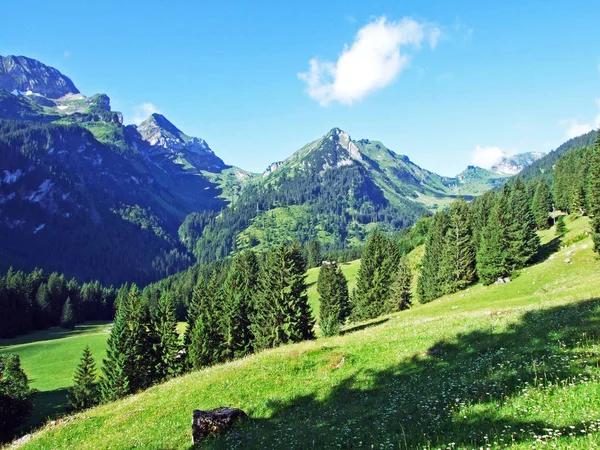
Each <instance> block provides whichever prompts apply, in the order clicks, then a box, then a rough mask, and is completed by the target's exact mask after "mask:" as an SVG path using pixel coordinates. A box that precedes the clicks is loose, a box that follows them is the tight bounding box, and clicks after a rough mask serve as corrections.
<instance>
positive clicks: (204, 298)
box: [187, 272, 222, 370]
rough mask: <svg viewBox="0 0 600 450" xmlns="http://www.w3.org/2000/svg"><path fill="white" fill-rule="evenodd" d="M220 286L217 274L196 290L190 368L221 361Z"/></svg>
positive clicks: (199, 285) (189, 351) (201, 283)
mask: <svg viewBox="0 0 600 450" xmlns="http://www.w3.org/2000/svg"><path fill="white" fill-rule="evenodd" d="M218 296H219V286H218V279H217V274H216V272H213V274H212V276H211V278H210V280H209V282H208V284H204V283H203V282H199V283H198V285H197V286H196V288H195V289H194V293H193V297H195V298H194V299H193V300H192V303H193V304H194V305H196V308H197V309H196V313H197V315H196V317H195V318H194V319H193V328H192V330H191V333H190V337H189V339H190V344H189V347H188V348H187V358H188V366H189V367H190V368H191V369H195V370H197V369H201V368H203V367H206V366H210V365H212V364H215V363H217V362H219V361H220V360H221V351H222V336H220V333H219V331H220V330H219V317H220V316H219V310H218V309H217V305H218Z"/></svg>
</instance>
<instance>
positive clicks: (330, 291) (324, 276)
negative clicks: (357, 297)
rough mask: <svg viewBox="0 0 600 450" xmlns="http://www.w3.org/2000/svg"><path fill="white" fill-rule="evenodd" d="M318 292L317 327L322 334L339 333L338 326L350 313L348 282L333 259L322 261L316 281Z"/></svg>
mask: <svg viewBox="0 0 600 450" xmlns="http://www.w3.org/2000/svg"><path fill="white" fill-rule="evenodd" d="M317 292H318V293H319V301H320V310H319V327H320V328H321V333H323V336H334V335H337V334H339V332H340V327H341V326H342V325H343V324H344V321H345V320H346V318H347V317H348V316H349V315H350V302H349V298H348V282H347V281H346V277H345V276H344V273H343V272H342V269H341V267H340V266H339V265H338V264H337V262H335V261H323V264H322V265H321V268H320V269H319V279H318V281H317Z"/></svg>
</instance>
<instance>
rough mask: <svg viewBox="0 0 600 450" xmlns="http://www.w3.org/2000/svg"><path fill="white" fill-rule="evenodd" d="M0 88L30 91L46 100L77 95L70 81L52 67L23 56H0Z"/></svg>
mask: <svg viewBox="0 0 600 450" xmlns="http://www.w3.org/2000/svg"><path fill="white" fill-rule="evenodd" d="M0 88H2V89H4V90H5V91H7V92H12V91H14V90H17V91H20V92H27V91H31V92H34V93H36V94H41V95H43V96H44V97H48V98H60V97H62V96H63V95H66V94H78V93H79V90H78V89H77V88H76V87H75V85H74V84H73V82H72V81H71V79H70V78H69V77H67V76H65V75H63V74H62V73H60V72H59V71H58V70H56V69H55V68H54V67H50V66H47V65H45V64H42V63H41V62H39V61H37V60H35V59H32V58H27V57H25V56H12V55H10V56H0Z"/></svg>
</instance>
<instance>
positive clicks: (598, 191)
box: [588, 129, 600, 253]
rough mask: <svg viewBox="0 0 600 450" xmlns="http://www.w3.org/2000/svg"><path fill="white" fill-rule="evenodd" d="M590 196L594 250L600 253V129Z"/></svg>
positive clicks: (590, 184)
mask: <svg viewBox="0 0 600 450" xmlns="http://www.w3.org/2000/svg"><path fill="white" fill-rule="evenodd" d="M588 197H589V199H588V205H589V212H590V215H591V216H592V240H593V241H594V251H595V252H596V253H600V129H598V132H597V134H596V142H595V143H594V148H593V150H592V155H591V157H590V168H589V182H588Z"/></svg>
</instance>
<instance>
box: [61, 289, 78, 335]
mask: <svg viewBox="0 0 600 450" xmlns="http://www.w3.org/2000/svg"><path fill="white" fill-rule="evenodd" d="M60 326H61V327H62V328H65V329H67V330H73V329H74V328H75V314H74V312H73V303H72V302H71V297H69V298H67V301H66V302H65V304H64V305H63V310H62V314H61V315H60Z"/></svg>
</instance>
